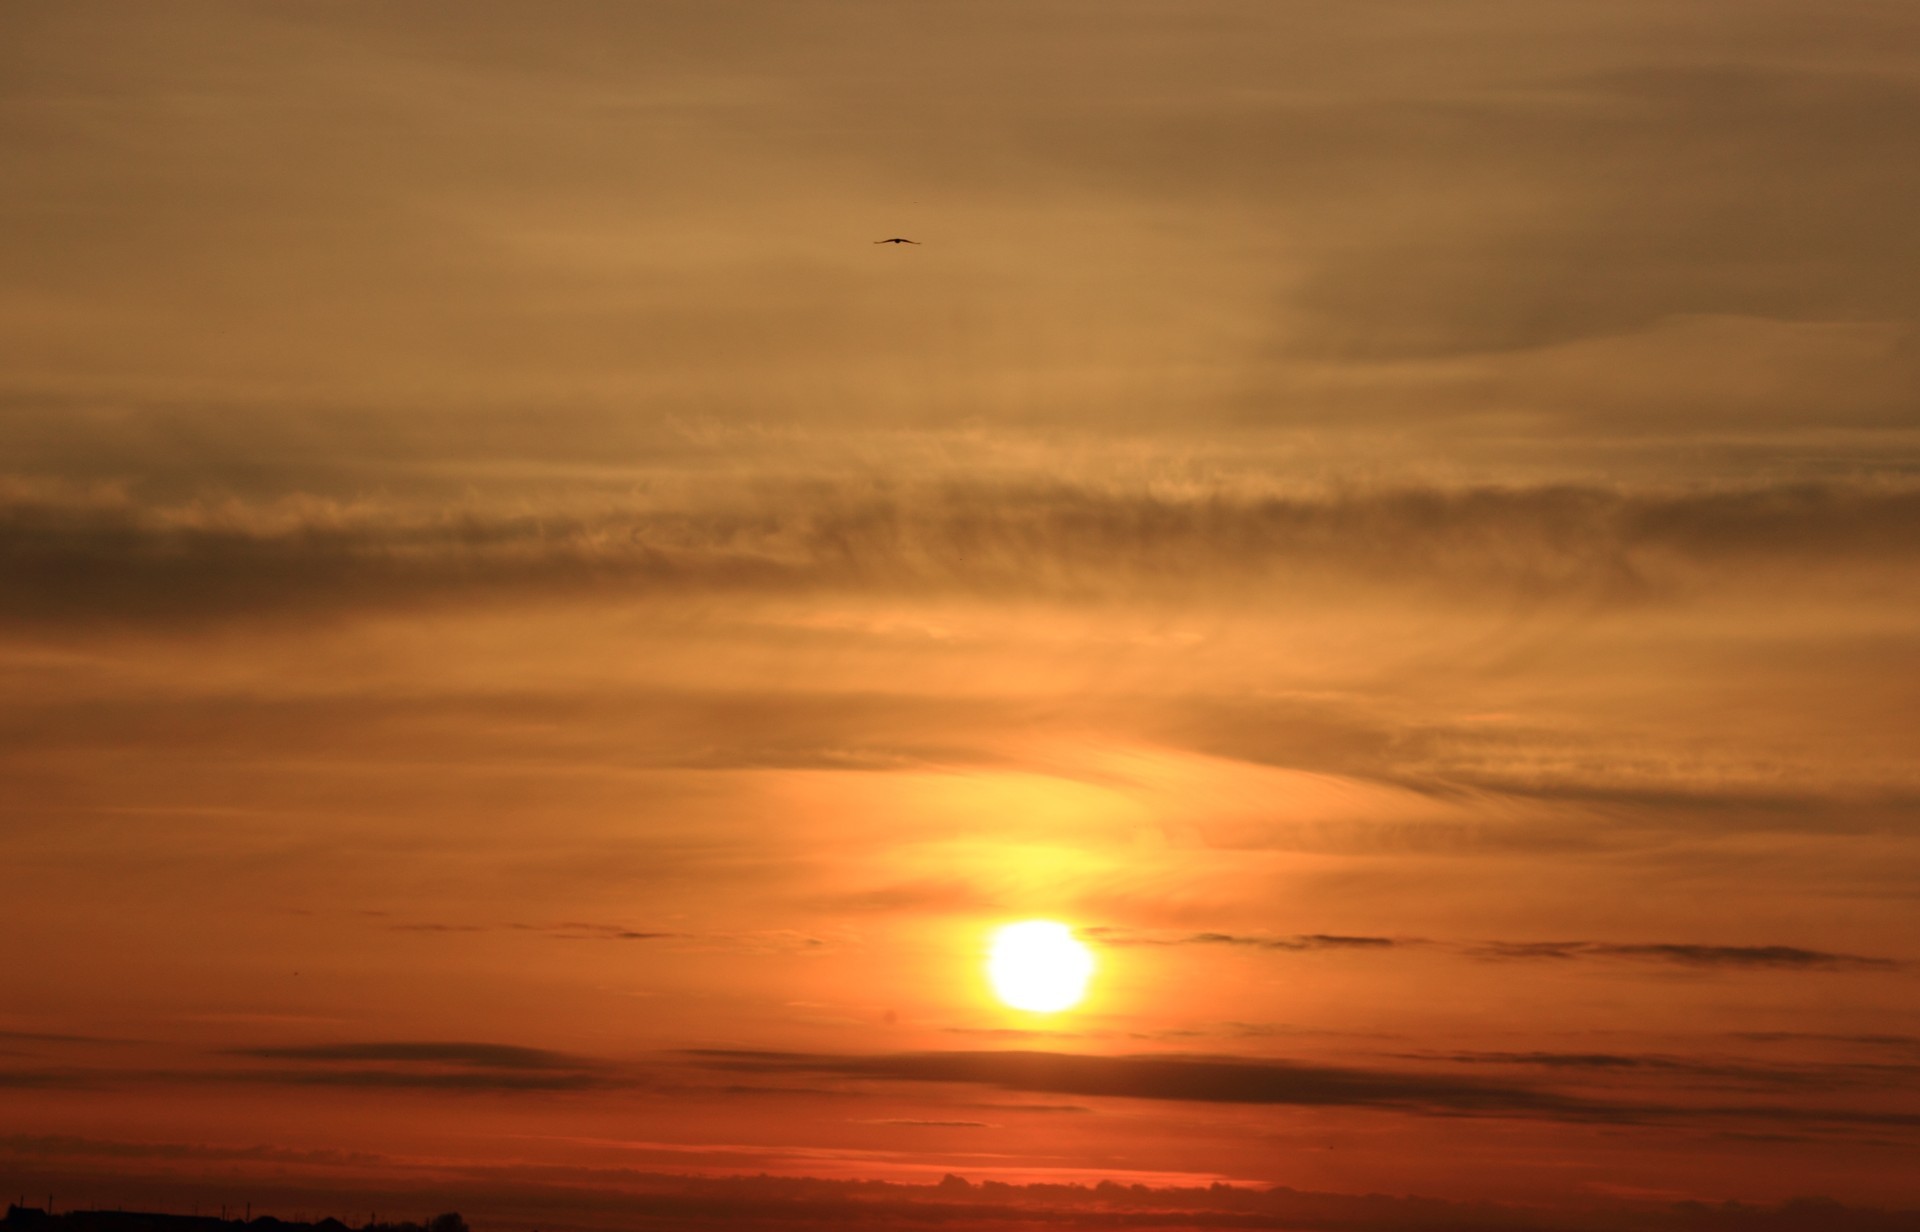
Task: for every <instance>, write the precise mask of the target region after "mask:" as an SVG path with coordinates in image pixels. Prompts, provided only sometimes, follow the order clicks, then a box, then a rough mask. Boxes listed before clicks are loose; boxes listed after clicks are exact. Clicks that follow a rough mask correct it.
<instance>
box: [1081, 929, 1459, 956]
mask: <svg viewBox="0 0 1920 1232" xmlns="http://www.w3.org/2000/svg"><path fill="white" fill-rule="evenodd" d="M1080 932H1081V935H1083V936H1085V937H1087V938H1088V939H1089V940H1092V941H1097V942H1099V943H1100V944H1102V945H1120V946H1126V945H1152V946H1171V945H1228V946H1245V947H1248V948H1251V949H1260V950H1287V951H1301V950H1388V949H1393V948H1394V947H1396V946H1409V945H1422V944H1425V943H1424V942H1421V941H1418V940H1413V939H1408V938H1404V937H1356V936H1343V935H1341V934H1338V933H1298V934H1295V935H1293V936H1285V937H1275V936H1268V935H1263V934H1235V933H1215V932H1203V933H1187V934H1184V935H1178V936H1165V935H1159V934H1152V933H1143V932H1140V931H1138V930H1134V929H1125V928H1107V927H1096V928H1086V929H1081V930H1080Z"/></svg>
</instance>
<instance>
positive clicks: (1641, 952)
mask: <svg viewBox="0 0 1920 1232" xmlns="http://www.w3.org/2000/svg"><path fill="white" fill-rule="evenodd" d="M1468 952H1469V953H1470V954H1472V955H1473V956H1474V957H1477V958H1488V959H1520V960H1541V961H1564V960H1568V959H1583V958H1592V959H1619V960H1623V961H1627V962H1647V963H1661V964H1666V965H1672V966H1681V967H1717V968H1723V969H1732V970H1785V971H1896V970H1901V969H1904V968H1905V967H1906V965H1907V964H1906V963H1903V962H1901V961H1899V960H1898V959H1893V958H1874V957H1869V956H1866V955H1861V954H1836V953H1831V952H1828V951H1825V950H1808V949H1802V948H1800V947H1798V946H1792V945H1686V944H1678V943H1673V942H1661V943H1654V944H1644V945H1622V944H1618V943H1610V942H1601V941H1493V942H1488V943H1486V944H1484V945H1479V946H1475V947H1473V948H1471V949H1470V950H1469V951H1468Z"/></svg>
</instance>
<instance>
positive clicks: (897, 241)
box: [873, 235, 920, 244]
mask: <svg viewBox="0 0 1920 1232" xmlns="http://www.w3.org/2000/svg"><path fill="white" fill-rule="evenodd" d="M873 242H874V243H876V244H918V243H919V242H920V241H919V240H903V239H901V238H900V237H899V236H897V235H896V236H894V237H893V238H892V239H890V240H875V241H873Z"/></svg>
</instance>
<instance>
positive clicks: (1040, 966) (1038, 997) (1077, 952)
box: [987, 920, 1093, 1014]
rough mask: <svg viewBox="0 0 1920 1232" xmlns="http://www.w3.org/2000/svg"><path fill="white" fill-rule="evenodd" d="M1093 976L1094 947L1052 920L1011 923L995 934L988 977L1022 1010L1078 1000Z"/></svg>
mask: <svg viewBox="0 0 1920 1232" xmlns="http://www.w3.org/2000/svg"><path fill="white" fill-rule="evenodd" d="M1092 975H1093V952H1092V951H1091V950H1089V949H1087V947H1086V946H1084V945H1082V944H1080V942H1078V941H1076V940H1074V936H1073V930H1072V929H1070V928H1068V927H1067V926H1066V925H1065V924H1056V923H1055V922H1053V921H1052V920H1025V921H1022V922H1021V923H1018V924H1008V925H1005V926H1004V927H1002V928H1000V929H999V930H998V931H996V932H995V933H994V934H993V947H992V949H991V951H990V952H989V953H988V956H987V978H988V979H989V980H990V981H992V983H993V991H994V993H995V995H997V996H998V997H999V998H1000V999H1001V1000H1002V1001H1004V1002H1006V1003H1007V1004H1008V1005H1010V1006H1012V1007H1013V1008H1014V1009H1017V1010H1031V1011H1033V1012H1034V1013H1037V1014H1051V1013H1054V1012H1056V1011H1059V1010H1064V1009H1067V1008H1069V1007H1070V1006H1074V1005H1078V1004H1079V1003H1080V999H1081V998H1082V997H1084V996H1086V995H1087V980H1088V979H1089V978H1091V977H1092Z"/></svg>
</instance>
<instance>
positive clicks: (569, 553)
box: [0, 485, 1920, 622]
mask: <svg viewBox="0 0 1920 1232" xmlns="http://www.w3.org/2000/svg"><path fill="white" fill-rule="evenodd" d="M1916 557H1920V491H1910V490H1906V489H1898V488H1884V487H1846V486H1838V485H1829V486H1792V487H1780V488H1762V489H1748V490H1741V491H1732V492H1717V493H1697V494H1691V495H1656V494H1639V495H1635V494H1631V493H1626V492H1620V491H1611V490H1604V489H1598V488H1522V489H1506V488H1479V489H1465V490H1457V491H1446V490H1439V489H1399V490H1391V491H1379V492H1373V493H1358V494H1349V495H1337V496H1329V497H1325V498H1319V499H1236V498H1229V497H1227V496H1225V495H1216V496H1201V497H1196V498H1193V499H1174V498H1163V497H1157V496H1149V495H1145V494H1138V493H1135V494H1128V493H1115V492H1106V491H1098V490H1091V489H1071V488H1055V489H1036V488H1030V487H1017V488H1002V487H949V488H940V489H927V490H920V491H909V492H885V491H882V492H876V493H873V494H869V495H867V496H864V497H861V496H829V495H826V494H824V493H823V492H821V491H819V490H806V491H797V492H793V493H789V494H787V496H786V497H784V498H782V499H780V500H778V501H775V502H773V503H762V504H749V505H747V506H745V507H741V508H735V509H732V510H728V511H724V512H722V511H715V510H707V511H697V510H680V511H665V510H636V511H631V512H608V513H605V514H602V515H598V516H593V517H586V516H580V515H562V514H555V515H553V516H499V515H488V514H486V513H483V512H468V513H457V514H455V513H449V514H445V515H434V516H427V517H420V516H415V515H407V514H402V513H398V512H394V511H386V512H379V511H368V510H354V509H346V508H334V507H331V506H328V507H322V508H318V509H313V508H303V507H297V506H280V507H275V508H272V509H267V508H260V509H248V508H240V509H233V508H224V509H218V510H213V509H204V508H199V507H190V508H176V509H160V508H140V507H135V506H132V505H126V504H99V503H93V504H89V503H84V502H81V503H64V504H63V503H58V502H48V501H45V500H38V501H35V500H20V499H16V500H14V501H12V502H11V503H8V504H5V505H4V506H0V596H4V597H3V598H0V619H8V620H12V621H16V622H19V621H28V622H32V621H43V620H67V619H75V618H81V619H93V620H100V621H127V620H160V621H178V620H189V621H190V620H195V619H203V618H210V617H218V616H224V615H233V614H246V613H262V612H275V611H306V610H315V611H332V610H343V609H346V610H350V609H353V608H358V607H368V606H373V607H378V606H388V605H401V606H406V605H411V604H418V603H423V602H453V601H476V600H486V599H488V598H490V597H492V598H509V597H511V598H528V597H555V596H565V595H569V594H582V593H602V592H621V593H632V594H640V595H645V594H660V595H673V594H689V593H706V592H718V593H737V594H753V593H772V594H778V593H793V592H796V591H805V590H819V589H826V590H849V591H879V592H886V593H912V592H922V591H924V592H943V591H956V590H957V591H964V592H978V593H983V594H995V595H1036V596H1055V597H1064V598H1071V597H1099V596H1103V595H1118V594H1127V593H1132V592H1134V591H1136V590H1141V589H1147V590H1151V591H1153V592H1155V593H1165V589H1166V587H1167V586H1168V585H1169V584H1170V583H1175V582H1177V583H1179V584H1181V585H1183V586H1201V587H1205V586H1206V585H1208V584H1211V583H1218V584H1221V585H1228V586H1231V587H1233V588H1234V589H1235V590H1236V591H1237V590H1238V589H1239V588H1241V587H1243V586H1245V585H1247V584H1249V583H1260V582H1265V583H1270V584H1280V583H1282V582H1293V583H1297V582H1300V581H1301V580H1303V579H1304V578H1322V579H1331V580H1336V581H1337V580H1339V579H1346V580H1347V581H1350V582H1363V583H1369V584H1379V585H1386V586H1394V587H1399V586H1405V585H1408V584H1421V585H1438V586H1441V587H1443V588H1445V587H1451V588H1454V589H1456V590H1459V591H1460V592H1461V593H1462V595H1463V596H1466V595H1475V596H1478V597H1479V598H1481V599H1482V600H1484V598H1485V597H1486V596H1485V595H1484V594H1482V593H1481V592H1483V591H1485V590H1487V589H1488V588H1491V590H1492V591H1494V592H1499V593H1504V594H1509V595H1512V594H1522V595H1552V594H1577V595H1584V596H1588V597H1594V598H1612V599H1628V598H1645V597H1649V596H1651V595H1654V594H1657V593H1659V592H1660V590H1661V589H1662V588H1663V587H1665V586H1667V585H1669V584H1670V583H1672V582H1673V581H1674V580H1675V579H1677V578H1684V577H1685V576H1686V575H1687V573H1688V572H1689V571H1692V570H1701V569H1727V568H1734V567H1741V568H1747V567H1753V566H1758V565H1761V564H1764V563H1765V562H1768V561H1782V562H1785V561H1791V562H1794V563H1795V564H1797V565H1799V566H1802V567H1805V566H1809V565H1823V564H1826V565H1831V564H1838V563H1851V564H1853V565H1855V566H1861V567H1870V566H1872V565H1873V564H1874V563H1875V562H1883V563H1888V564H1892V563H1910V562H1911V561H1912V560H1913V559H1915V558H1916Z"/></svg>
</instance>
